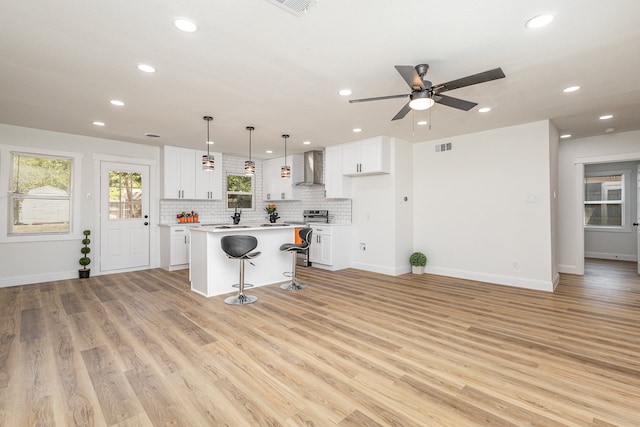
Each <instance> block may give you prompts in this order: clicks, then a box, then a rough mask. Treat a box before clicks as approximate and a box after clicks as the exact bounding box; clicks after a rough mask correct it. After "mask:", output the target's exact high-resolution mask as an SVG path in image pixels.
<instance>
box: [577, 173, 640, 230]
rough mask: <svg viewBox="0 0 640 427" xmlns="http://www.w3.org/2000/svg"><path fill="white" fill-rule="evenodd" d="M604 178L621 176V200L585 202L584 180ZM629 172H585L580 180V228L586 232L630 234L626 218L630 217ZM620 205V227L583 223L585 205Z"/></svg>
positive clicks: (628, 222) (629, 226)
mask: <svg viewBox="0 0 640 427" xmlns="http://www.w3.org/2000/svg"><path fill="white" fill-rule="evenodd" d="M604 176H621V180H622V190H621V197H620V198H621V200H620V201H619V202H618V201H608V200H585V199H586V197H585V196H586V182H585V181H586V179H587V178H596V177H604ZM631 187H632V185H631V170H606V171H592V172H585V174H584V177H583V179H582V199H583V204H582V226H583V228H584V230H586V231H607V232H619V233H623V232H631V225H630V221H629V220H628V218H629V217H630V215H631V212H630V209H631V207H630V206H629V200H631V197H630V193H629V191H630V189H631ZM594 204H597V205H603V204H609V205H614V204H615V205H620V211H621V215H622V218H621V222H622V224H621V225H588V224H585V223H584V217H585V208H586V207H587V205H594Z"/></svg>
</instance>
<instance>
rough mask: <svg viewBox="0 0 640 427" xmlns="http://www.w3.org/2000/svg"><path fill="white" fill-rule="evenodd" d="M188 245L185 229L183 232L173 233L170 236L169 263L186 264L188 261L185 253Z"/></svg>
mask: <svg viewBox="0 0 640 427" xmlns="http://www.w3.org/2000/svg"><path fill="white" fill-rule="evenodd" d="M188 246H189V245H188V243H187V233H186V231H185V232H184V234H173V235H172V236H171V244H170V248H171V249H170V254H169V260H170V261H169V262H170V264H171V265H180V264H186V263H188V262H189V257H188V254H187V248H188Z"/></svg>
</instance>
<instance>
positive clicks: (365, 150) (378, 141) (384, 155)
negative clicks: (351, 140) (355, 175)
mask: <svg viewBox="0 0 640 427" xmlns="http://www.w3.org/2000/svg"><path fill="white" fill-rule="evenodd" d="M360 153H361V158H360V162H361V163H360V165H361V166H360V173H364V174H373V173H389V172H390V170H389V165H390V159H389V156H390V154H391V153H390V142H389V140H388V139H387V138H384V139H383V137H377V138H370V139H365V140H363V141H362V142H361V151H360Z"/></svg>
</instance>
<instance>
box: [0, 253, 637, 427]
mask: <svg viewBox="0 0 640 427" xmlns="http://www.w3.org/2000/svg"><path fill="white" fill-rule="evenodd" d="M586 268H587V274H586V275H585V276H584V277H579V276H570V275H562V276H561V280H560V284H559V285H558V288H557V290H556V292H555V293H544V292H536V291H528V290H522V289H516V288H509V287H504V286H497V285H490V284H484V283H478V282H473V281H467V280H459V279H452V278H445V277H440V276H433V275H423V276H413V275H404V276H399V277H389V276H382V275H377V274H373V273H367V272H362V271H358V270H353V269H349V270H343V271H340V272H327V271H322V270H316V269H300V276H301V277H302V279H303V282H305V283H308V284H309V287H308V288H307V289H305V290H302V291H297V292H287V291H283V290H281V289H280V288H279V287H278V286H277V285H272V286H267V287H261V288H256V289H250V290H249V292H248V293H249V294H252V295H256V296H257V297H258V302H257V303H255V304H252V305H248V306H229V305H226V304H224V302H223V300H224V297H223V296H220V297H213V298H209V299H207V298H204V297H202V296H199V295H197V294H195V293H192V292H191V291H190V290H189V283H188V279H187V273H186V271H180V272H166V271H164V270H159V269H158V270H148V271H141V272H135V273H123V274H114V275H108V276H98V277H92V278H90V279H88V280H67V281H58V282H50V283H42V284H36V285H28V286H22V287H11V288H2V289H0V425H2V426H10V427H12V426H74V425H77V426H119V427H124V426H161V425H174V426H341V427H346V426H358V427H360V426H476V425H477V426H484V425H498V426H567V425H569V426H639V425H640V276H638V274H637V273H636V271H635V269H636V264H635V263H627V262H620V261H616V262H612V261H595V260H590V261H588V262H587V264H586ZM230 292H232V291H231V288H230Z"/></svg>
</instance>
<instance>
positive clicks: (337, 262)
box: [309, 224, 351, 271]
mask: <svg viewBox="0 0 640 427" xmlns="http://www.w3.org/2000/svg"><path fill="white" fill-rule="evenodd" d="M311 228H312V229H313V233H312V234H311V246H310V247H309V261H311V266H312V267H316V268H322V269H325V270H331V271H335V270H342V269H343V268H349V267H351V256H350V254H351V252H350V247H351V225H350V224H311Z"/></svg>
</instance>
